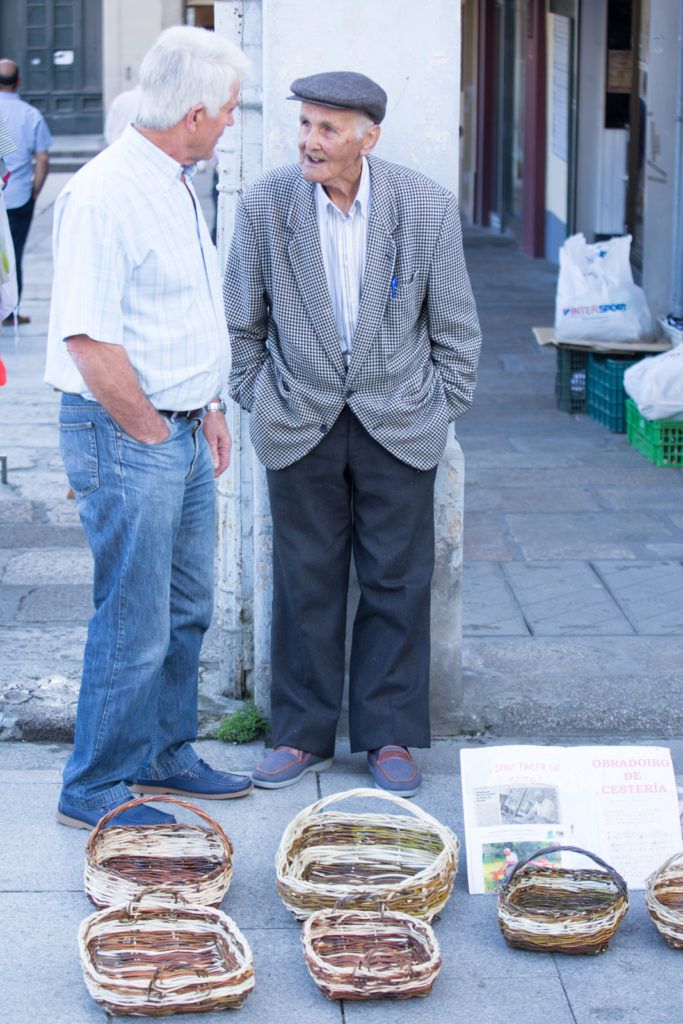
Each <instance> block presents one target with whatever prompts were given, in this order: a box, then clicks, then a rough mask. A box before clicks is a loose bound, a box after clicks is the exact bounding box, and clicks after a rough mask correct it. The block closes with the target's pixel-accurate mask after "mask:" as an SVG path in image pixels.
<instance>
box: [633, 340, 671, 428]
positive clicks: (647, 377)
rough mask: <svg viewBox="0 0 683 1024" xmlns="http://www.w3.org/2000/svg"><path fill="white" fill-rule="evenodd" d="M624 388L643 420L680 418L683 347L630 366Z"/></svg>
mask: <svg viewBox="0 0 683 1024" xmlns="http://www.w3.org/2000/svg"><path fill="white" fill-rule="evenodd" d="M624 390H625V391H626V393H627V394H628V395H630V396H631V398H632V399H633V401H634V402H635V403H636V405H637V406H638V409H639V410H640V415H641V416H644V417H645V419H646V420H683V346H679V347H678V348H672V349H671V350H670V351H669V352H662V354H661V355H660V356H649V357H648V358H647V359H641V360H640V362H639V363H635V364H634V365H633V366H629V368H628V370H625V371H624Z"/></svg>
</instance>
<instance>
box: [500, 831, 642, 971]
mask: <svg viewBox="0 0 683 1024" xmlns="http://www.w3.org/2000/svg"><path fill="white" fill-rule="evenodd" d="M559 850H570V851H572V852H574V853H581V854H583V855H584V856H586V857H590V858H591V859H592V860H594V861H595V862H596V863H597V864H599V865H600V866H601V867H603V868H604V869H605V870H604V871H597V870H595V868H579V869H569V868H548V867H541V866H539V865H536V864H532V863H530V862H531V861H533V860H535V859H536V858H537V857H545V856H547V855H548V854H550V853H555V852H557V851H559ZM627 910H628V892H627V890H626V882H625V881H624V879H623V878H622V877H621V875H619V874H617V872H616V871H615V870H614V868H611V867H610V866H609V865H608V864H605V862H604V860H600V858H599V857H596V856H595V854H593V853H589V852H588V851H587V850H582V849H580V848H579V847H578V846H548V847H546V848H545V849H543V850H538V851H537V852H536V853H533V854H531V856H530V857H526V858H525V859H524V860H521V861H519V863H518V864H516V865H515V867H514V868H513V870H512V871H511V872H510V874H509V876H508V877H507V879H506V880H505V881H504V882H503V884H502V885H501V887H500V889H499V890H498V924H499V925H500V929H501V931H502V933H503V935H504V937H505V941H506V942H507V944H508V945H509V946H518V947H519V948H520V949H534V950H543V951H545V952H555V953H590V954H596V953H603V952H604V951H605V950H606V949H607V944H608V943H609V940H610V939H611V938H612V936H613V935H614V933H615V932H616V930H617V928H618V927H619V924H620V922H621V919H622V917H623V916H624V914H625V913H626V911H627Z"/></svg>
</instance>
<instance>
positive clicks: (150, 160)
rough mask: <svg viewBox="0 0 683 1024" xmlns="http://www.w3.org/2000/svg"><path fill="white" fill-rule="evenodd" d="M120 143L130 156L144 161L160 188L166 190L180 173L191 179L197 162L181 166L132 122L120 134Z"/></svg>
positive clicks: (178, 178) (186, 178)
mask: <svg viewBox="0 0 683 1024" xmlns="http://www.w3.org/2000/svg"><path fill="white" fill-rule="evenodd" d="M121 143H122V145H124V146H125V147H126V149H128V150H129V152H130V154H131V157H132V158H133V159H135V160H138V161H141V162H144V163H145V165H146V166H147V169H148V171H151V172H152V173H153V174H154V175H155V177H156V178H157V180H158V181H159V184H160V186H161V187H162V188H164V189H165V190H168V189H169V188H171V186H172V185H173V183H174V181H176V180H180V175H181V174H184V175H185V180H186V181H192V178H193V177H194V174H195V171H196V170H197V164H196V163H195V164H189V165H188V166H187V167H183V165H182V164H179V163H178V161H177V160H174V159H173V157H172V156H169V155H168V153H164V151H163V149H159V147H158V146H155V145H154V143H153V142H150V141H149V139H147V138H145V136H144V135H142V134H141V133H140V132H139V131H138V130H137V128H135V127H134V126H133V125H132V124H129V125H127V126H126V128H125V130H124V132H123V134H122V135H121Z"/></svg>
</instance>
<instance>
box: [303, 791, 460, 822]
mask: <svg viewBox="0 0 683 1024" xmlns="http://www.w3.org/2000/svg"><path fill="white" fill-rule="evenodd" d="M354 797H371V798H372V799H374V800H389V801H390V802H391V803H393V804H396V805H397V806H398V807H400V808H401V809H402V810H404V811H410V812H411V813H412V814H414V815H415V817H416V818H422V820H423V821H427V822H429V824H430V825H434V824H436V825H438V826H439V828H441V825H440V823H439V822H438V821H437V820H436V818H434V817H432V815H431V814H428V813H427V811H423V810H422V808H421V807H419V806H418V805H417V804H414V803H412V802H409V801H408V800H406V798H405V797H404V796H396V795H395V794H394V793H387V792H386V791H385V790H382V789H370V788H369V787H362V788H359V789H344V790H342V791H341V792H338V793H330V794H329V796H324V797H323V798H322V799H321V800H318V801H317V803H314V804H310V805H309V806H308V807H304V809H303V810H302V811H299V813H298V814H297V816H296V818H295V821H297V822H298V821H299V819H303V818H305V817H308V815H309V814H316V813H317V812H318V811H322V809H323V808H324V807H328V806H329V805H330V804H334V803H337V802H338V801H340V800H350V799H352V798H354Z"/></svg>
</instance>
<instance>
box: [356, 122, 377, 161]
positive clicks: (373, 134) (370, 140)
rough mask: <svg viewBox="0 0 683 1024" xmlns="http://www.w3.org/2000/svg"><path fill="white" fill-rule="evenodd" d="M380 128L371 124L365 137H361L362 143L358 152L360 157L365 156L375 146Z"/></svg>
mask: <svg viewBox="0 0 683 1024" xmlns="http://www.w3.org/2000/svg"><path fill="white" fill-rule="evenodd" d="M380 132H381V128H380V126H379V125H378V124H371V125H370V127H369V128H368V130H367V131H366V133H365V135H364V136H363V142H362V143H361V147H360V151H361V156H367V155H368V153H370V152H371V150H373V149H374V148H375V146H376V145H377V141H378V139H379V136H380Z"/></svg>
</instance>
